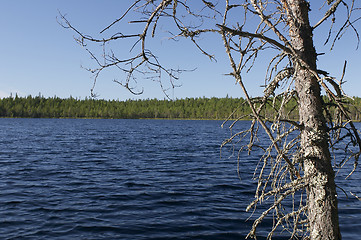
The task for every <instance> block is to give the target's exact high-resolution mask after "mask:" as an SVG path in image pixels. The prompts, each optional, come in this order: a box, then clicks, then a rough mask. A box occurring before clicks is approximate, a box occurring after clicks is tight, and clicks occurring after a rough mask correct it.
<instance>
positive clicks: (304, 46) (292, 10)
mask: <svg viewBox="0 0 361 240" xmlns="http://www.w3.org/2000/svg"><path fill="white" fill-rule="evenodd" d="M285 7H287V8H288V14H289V15H290V14H292V15H293V17H292V18H291V17H289V19H290V21H289V26H290V37H291V45H292V47H293V48H294V49H295V50H296V52H297V53H298V60H295V61H294V62H295V70H296V71H295V73H296V74H295V87H296V92H297V94H298V98H299V116H300V124H301V125H302V133H301V148H302V151H301V156H302V158H303V163H304V166H303V167H304V174H305V176H306V179H308V181H309V182H308V185H307V196H308V197H307V201H308V220H309V233H310V238H311V239H323V240H324V239H341V235H340V230H339V224H338V209H337V195H336V187H335V180H334V178H335V174H334V171H333V169H332V165H331V156H330V151H329V145H328V137H327V136H328V134H327V126H326V121H325V118H324V115H323V104H322V98H321V91H320V85H319V83H318V80H317V77H316V75H315V73H316V72H317V68H316V57H317V54H316V51H315V48H314V46H313V39H312V28H311V26H310V24H309V19H308V12H309V6H308V2H306V1H305V0H287V1H285ZM305 65H306V66H307V67H306V66H305Z"/></svg>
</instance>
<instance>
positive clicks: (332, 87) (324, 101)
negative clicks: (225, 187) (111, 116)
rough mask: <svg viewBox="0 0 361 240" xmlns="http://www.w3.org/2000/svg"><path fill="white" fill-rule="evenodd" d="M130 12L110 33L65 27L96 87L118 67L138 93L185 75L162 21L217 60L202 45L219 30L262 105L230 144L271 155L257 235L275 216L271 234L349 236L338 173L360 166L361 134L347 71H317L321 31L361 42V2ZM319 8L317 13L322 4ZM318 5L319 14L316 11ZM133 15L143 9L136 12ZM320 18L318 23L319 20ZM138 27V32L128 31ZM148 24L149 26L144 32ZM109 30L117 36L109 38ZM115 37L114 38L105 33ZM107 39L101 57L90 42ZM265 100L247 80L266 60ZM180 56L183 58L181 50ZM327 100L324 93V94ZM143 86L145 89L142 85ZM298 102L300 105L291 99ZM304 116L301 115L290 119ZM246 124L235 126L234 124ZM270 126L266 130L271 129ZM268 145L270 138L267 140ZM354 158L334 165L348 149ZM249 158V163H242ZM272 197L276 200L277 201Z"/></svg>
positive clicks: (276, 1)
mask: <svg viewBox="0 0 361 240" xmlns="http://www.w3.org/2000/svg"><path fill="white" fill-rule="evenodd" d="M130 2H131V3H130V5H129V7H128V8H127V9H123V10H124V14H123V15H122V16H120V17H119V18H118V19H115V21H114V22H112V23H111V24H109V25H108V26H106V27H105V28H104V29H102V30H101V31H100V37H99V38H97V37H92V36H89V35H86V34H84V33H82V32H81V31H79V30H78V29H77V28H76V27H74V26H73V25H72V24H71V23H70V22H69V21H68V19H67V18H66V17H65V16H64V15H61V18H62V20H61V24H62V25H63V27H65V28H69V29H72V30H73V31H74V32H75V33H76V35H77V37H76V40H77V41H78V43H79V44H80V45H81V46H83V47H84V48H85V49H86V50H87V51H88V52H89V54H90V55H91V57H92V58H93V59H94V60H95V63H96V64H97V65H96V67H95V68H91V69H88V70H89V71H90V72H92V73H93V74H94V84H95V83H96V81H97V79H98V77H99V74H100V73H101V72H102V71H104V70H105V69H109V68H116V69H119V70H120V71H122V72H125V73H126V74H127V77H126V78H125V79H124V80H123V81H116V82H117V83H119V84H121V85H123V86H124V87H126V88H127V89H129V90H130V91H131V92H133V93H138V92H135V91H134V86H136V85H135V84H136V81H137V78H139V77H141V78H142V77H144V76H150V77H151V78H157V79H158V80H159V81H160V82H161V83H162V81H161V80H162V79H163V78H164V77H163V76H166V77H167V79H170V82H171V84H174V82H175V81H176V80H177V79H178V74H179V73H180V72H181V70H179V69H171V68H168V66H166V65H165V64H162V63H161V62H160V60H159V59H158V58H157V57H156V54H155V53H154V52H153V51H151V50H150V47H151V46H148V45H147V41H148V40H149V39H150V38H155V37H157V36H158V35H159V34H160V33H159V32H158V28H159V26H162V28H163V29H165V28H167V29H168V32H167V33H168V37H169V38H170V39H180V38H188V39H189V40H190V41H192V42H193V43H194V45H195V47H196V48H197V49H198V50H199V51H200V53H202V54H204V55H206V56H207V57H209V58H210V59H211V60H213V59H215V56H214V55H213V54H212V51H211V50H208V49H205V48H203V47H202V42H201V41H199V37H200V36H203V35H204V36H205V37H208V36H210V35H211V34H212V35H216V36H219V37H220V38H221V39H222V40H223V43H224V49H225V52H226V53H227V55H228V58H229V62H230V66H231V72H230V73H229V75H230V76H232V77H234V79H235V80H236V82H237V83H238V84H239V86H240V87H241V89H242V91H243V93H244V95H245V97H246V99H247V102H248V104H249V106H250V108H251V110H252V114H251V115H250V116H248V117H250V118H251V119H253V120H252V122H251V125H250V128H249V129H247V130H246V131H242V132H237V133H236V134H234V135H232V136H231V137H230V138H229V139H227V140H226V141H225V142H224V143H223V145H225V144H230V143H234V144H238V143H240V144H241V147H240V151H249V152H250V151H251V150H252V149H255V148H259V149H260V150H262V151H263V156H262V157H261V159H260V160H259V164H258V166H257V168H256V169H255V175H254V176H255V178H256V180H257V181H258V186H257V189H256V190H255V199H254V200H253V201H252V202H251V203H250V204H249V206H248V208H247V210H251V209H256V207H257V206H258V205H259V204H261V203H264V204H268V207H267V209H266V210H265V211H264V212H263V213H261V214H260V215H259V216H258V217H257V218H256V219H255V221H254V223H253V226H252V229H251V230H250V232H249V234H248V237H251V238H256V229H257V226H258V225H259V224H260V223H261V222H262V220H263V219H264V218H265V217H266V216H268V215H272V216H273V217H274V224H273V227H272V230H271V231H270V232H269V235H268V238H269V239H271V238H272V236H273V234H274V233H275V232H276V231H277V230H282V231H288V232H289V234H290V235H289V236H290V238H291V239H301V238H304V239H341V233H340V230H339V223H338V207H337V194H336V185H335V171H336V170H338V168H339V167H342V166H344V165H347V164H351V165H352V168H351V169H352V170H351V171H350V172H349V174H350V175H351V174H352V173H353V172H354V170H355V169H356V167H357V164H358V158H359V155H360V153H361V140H360V137H359V134H358V131H357V129H356V128H355V126H354V124H353V122H352V120H351V119H350V117H349V115H348V110H347V106H346V105H345V101H346V100H347V98H348V96H347V95H346V94H345V93H344V91H343V90H342V84H343V83H344V79H343V78H344V73H345V69H346V62H345V65H344V66H343V68H342V67H341V69H342V77H341V78H340V79H336V78H335V77H333V76H330V75H329V73H327V72H326V71H325V70H321V69H318V68H317V65H316V60H317V57H318V56H319V55H321V53H317V51H316V48H315V46H314V45H315V41H314V39H313V33H314V32H315V31H318V29H320V28H325V27H327V28H329V34H328V36H326V37H325V44H326V45H327V44H328V46H329V47H330V49H332V48H333V47H334V45H335V43H336V42H337V41H338V40H339V39H341V38H342V36H343V34H344V33H345V32H346V31H351V32H353V33H354V35H355V39H356V40H357V47H358V42H359V34H358V32H357V29H356V26H355V24H356V22H357V21H358V20H360V18H361V17H360V14H359V13H358V11H360V6H357V5H360V2H358V1H355V0H327V1H325V2H324V3H323V4H320V2H318V1H313V2H312V3H311V2H308V1H305V0H272V1H271V0H222V1H221V0H217V1H211V0H209V1H206V0H193V1H187V0H133V1H130ZM314 8H316V9H314ZM311 9H312V11H311ZM131 14H133V15H131ZM129 16H133V17H134V16H135V18H134V19H131V21H129V24H134V25H137V26H138V27H139V25H140V26H142V28H141V29H142V30H141V31H139V32H135V33H125V32H122V29H119V30H117V26H118V25H117V24H119V23H120V22H122V21H125V19H126V18H127V17H129ZM310 16H313V19H314V18H318V19H319V20H317V21H316V22H315V23H314V24H313V25H312V24H311V23H310V20H309V17H310ZM128 29H129V28H128ZM136 29H139V28H136ZM109 32H112V33H111V34H110V35H109ZM104 36H108V37H104ZM118 40H121V41H133V46H132V47H131V54H132V55H131V56H130V57H129V58H119V56H117V55H116V54H115V53H114V51H113V50H112V48H111V45H110V43H111V42H114V41H118ZM91 43H98V44H99V43H100V44H101V46H102V53H101V54H100V55H97V54H95V52H94V51H93V50H92V49H91V48H90V45H91ZM270 54H271V55H272V57H271V58H269V64H268V67H267V69H265V88H264V94H263V96H260V97H257V98H251V97H250V96H249V94H248V92H247V88H246V86H245V83H244V81H243V78H242V77H244V76H245V75H246V73H247V72H248V71H250V70H252V68H253V67H254V66H255V65H256V64H257V62H258V61H259V59H260V58H262V60H263V61H264V59H267V57H266V56H270ZM175 57H176V56H175ZM322 89H323V90H324V92H325V93H326V96H324V97H323V96H321V90H322ZM140 92H141V91H140ZM291 101H294V102H296V104H295V106H294V107H293V108H291V109H289V108H287V109H286V106H289V104H290V102H291ZM266 107H271V108H273V109H274V110H275V112H276V113H277V114H275V115H274V116H273V117H272V118H267V117H266V116H264V110H265V108H266ZM294 113H297V115H298V118H297V119H294V118H290V116H291V115H292V114H294ZM236 123H237V120H236V121H234V122H233V123H232V124H231V126H230V127H231V128H232V127H233V126H234V125H235V124H236ZM262 129H263V130H262ZM260 131H263V132H264V133H266V135H267V136H268V138H269V140H270V141H269V144H268V145H266V146H265V145H264V144H263V145H262V143H264V140H261V141H260V140H259V138H260ZM261 142H262V143H261ZM341 144H343V145H342V146H343V147H341V148H342V149H343V150H344V152H345V154H344V156H345V157H344V158H342V159H339V158H335V159H336V160H335V161H334V163H333V161H332V159H333V154H334V153H335V152H336V151H339V150H340V149H341V148H340V145H341ZM239 161H241V159H239ZM269 200H272V201H269Z"/></svg>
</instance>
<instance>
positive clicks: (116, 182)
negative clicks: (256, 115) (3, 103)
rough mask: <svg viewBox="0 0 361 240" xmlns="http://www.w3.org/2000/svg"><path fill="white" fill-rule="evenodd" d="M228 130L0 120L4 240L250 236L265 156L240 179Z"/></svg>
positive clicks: (350, 224)
mask: <svg viewBox="0 0 361 240" xmlns="http://www.w3.org/2000/svg"><path fill="white" fill-rule="evenodd" d="M221 123H222V122H220V121H178V120H100V119H92V120H91V119H0V239H36V240H38V239H132V240H141V239H154V240H155V239H179V240H180V239H231V240H232V239H244V238H245V236H246V235H247V233H248V231H249V230H250V228H251V225H252V221H250V220H249V221H246V220H247V218H248V217H250V213H247V212H245V209H246V207H247V205H248V204H249V202H250V201H252V199H253V196H254V187H255V182H253V181H252V180H250V177H251V176H252V173H253V168H254V166H255V163H257V160H258V159H257V157H258V155H257V152H256V153H254V154H252V155H250V156H248V155H247V153H244V154H242V155H241V160H242V165H241V170H240V171H241V177H242V180H240V179H239V178H238V175H237V158H236V156H233V157H232V149H231V146H229V147H227V148H225V149H224V150H223V151H222V157H220V145H221V143H222V141H223V140H224V139H226V138H227V137H229V136H230V132H229V130H228V129H222V128H221V127H220V125H221ZM248 124H249V122H247V121H245V122H242V123H240V128H242V127H247V125H248ZM358 126H359V125H358ZM360 176H361V174H360V170H359V169H358V170H357V171H356V172H355V173H354V175H353V176H352V177H351V178H350V180H349V181H347V182H344V181H342V183H343V184H344V185H343V186H344V189H345V191H350V190H352V191H353V192H354V193H356V194H359V195H361V194H360V193H361V187H360ZM340 181H341V180H340ZM345 183H346V184H345ZM338 192H339V196H340V202H339V209H340V224H341V230H342V234H343V238H344V239H359V236H360V235H361V221H360V219H361V209H360V206H361V204H360V203H361V202H360V201H358V200H356V199H355V198H352V197H351V198H349V199H347V198H346V197H345V195H344V194H342V191H340V190H338ZM270 224H272V220H271V219H268V220H266V221H265V223H264V224H263V225H261V226H260V227H259V228H258V232H259V234H260V238H259V239H264V237H265V236H267V234H266V231H267V229H268V227H269V226H270ZM273 239H281V238H280V237H279V238H277V237H275V238H273Z"/></svg>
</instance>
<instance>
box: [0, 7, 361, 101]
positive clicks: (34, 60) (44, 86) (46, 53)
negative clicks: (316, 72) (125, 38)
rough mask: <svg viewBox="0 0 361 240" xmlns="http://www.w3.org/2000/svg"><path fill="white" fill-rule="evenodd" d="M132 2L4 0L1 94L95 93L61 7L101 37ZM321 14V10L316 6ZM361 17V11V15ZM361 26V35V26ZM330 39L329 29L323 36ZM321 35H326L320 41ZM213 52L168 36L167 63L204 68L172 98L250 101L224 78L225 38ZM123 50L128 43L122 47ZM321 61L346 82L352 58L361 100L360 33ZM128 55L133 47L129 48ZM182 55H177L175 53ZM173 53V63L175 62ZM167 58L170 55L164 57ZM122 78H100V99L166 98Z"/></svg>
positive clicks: (350, 86)
mask: <svg viewBox="0 0 361 240" xmlns="http://www.w3.org/2000/svg"><path fill="white" fill-rule="evenodd" d="M129 2H130V1H123V0H107V1H100V0H97V1H95V0H76V1H74V0H34V1H28V0H12V1H2V3H1V8H0V29H1V37H0V97H6V96H9V95H10V93H12V94H15V93H17V94H18V95H20V96H27V95H29V94H31V95H38V94H39V93H41V94H42V95H44V96H45V97H51V96H55V95H56V96H58V97H62V98H66V97H69V96H70V95H71V96H73V97H79V98H85V97H89V96H90V88H91V86H92V79H91V74H90V73H89V72H87V71H85V70H84V69H82V68H81V65H83V66H89V67H91V66H94V65H92V61H91V60H90V58H89V55H88V54H87V53H86V51H85V50H84V49H82V48H81V47H80V46H79V45H77V44H76V43H75V41H74V39H73V35H74V33H73V32H71V31H69V30H65V29H63V28H62V27H61V26H60V25H59V24H58V23H57V21H56V17H57V16H59V14H58V10H59V11H61V12H62V13H64V14H67V17H68V19H69V20H70V21H71V22H72V24H73V25H75V26H77V27H78V28H79V29H81V30H82V31H83V32H85V33H88V32H89V33H94V32H99V31H100V30H101V29H102V28H103V27H105V26H107V25H108V24H109V23H111V22H112V21H113V20H114V19H116V18H117V17H119V16H120V15H121V14H122V13H123V12H124V10H125V5H128V4H129ZM316 10H317V9H316ZM360 15H361V13H360ZM356 27H358V29H359V30H360V32H361V24H360V23H357V24H356ZM323 34H325V32H324V33H323ZM315 37H317V38H320V37H323V38H324V37H325V36H324V35H323V36H315ZM202 42H203V44H204V46H205V47H208V49H211V50H212V51H214V52H215V53H217V54H218V53H219V55H218V62H211V61H209V59H208V58H207V57H205V56H203V55H202V54H199V53H198V52H197V50H196V48H195V47H194V46H193V45H191V44H189V43H188V42H186V41H182V42H180V43H178V45H176V44H175V43H174V42H172V41H169V40H167V39H162V40H161V41H160V42H159V43H157V44H158V45H157V46H156V50H157V52H156V53H157V54H159V55H160V56H162V55H164V56H166V57H165V58H164V61H166V62H167V63H168V62H171V63H172V64H173V65H172V66H173V67H178V66H179V67H180V68H188V69H191V68H197V70H196V71H194V72H190V73H184V74H183V75H181V80H180V83H181V84H182V86H181V87H180V88H176V89H175V90H174V93H171V97H174V98H185V97H202V96H205V97H213V96H215V97H225V96H226V95H227V94H228V95H229V96H232V97H243V96H244V95H243V94H242V93H241V89H240V88H239V87H238V85H235V83H234V80H233V79H232V78H231V77H227V76H225V75H224V74H225V73H228V72H229V71H230V68H229V66H228V63H227V61H226V60H223V59H222V58H223V57H225V55H224V53H223V46H222V43H221V42H220V41H219V40H217V39H208V38H204V39H203V41H201V43H202ZM119 48H122V45H119ZM316 48H317V49H318V51H323V52H326V55H325V56H320V58H319V61H318V66H319V68H321V69H323V70H327V71H329V72H330V73H332V74H333V75H334V76H336V77H339V76H340V75H341V73H342V66H343V63H344V61H345V60H348V68H347V74H346V78H345V79H346V80H347V83H346V85H345V86H344V88H345V90H346V92H347V93H348V94H349V95H351V96H361V77H360V76H361V67H360V66H361V65H360V63H361V51H360V50H358V51H356V40H355V35H354V34H353V33H352V32H349V33H347V34H346V35H345V36H344V38H343V42H341V43H339V44H338V45H336V48H335V50H334V51H333V52H331V53H330V52H329V50H327V48H324V49H322V47H321V44H317V46H316ZM126 50H127V49H126ZM174 55H176V56H174ZM172 56H173V58H172ZM161 60H162V58H161ZM118 77H119V76H118V73H117V72H115V71H110V72H107V73H106V74H104V75H103V76H102V77H101V78H100V79H99V81H98V84H97V87H96V92H97V93H98V94H99V95H100V96H99V98H104V99H120V100H125V99H129V98H133V99H136V98H158V99H163V98H164V94H163V92H162V91H161V89H160V87H159V85H158V83H156V82H152V81H147V80H145V79H143V80H142V79H140V82H139V85H140V86H142V87H144V94H143V95H141V96H134V95H132V94H131V93H129V92H128V91H127V90H126V89H124V88H123V87H121V86H118V85H117V84H115V83H113V82H112V80H113V79H118ZM263 77H264V75H263V74H259V75H257V71H256V73H253V75H252V74H249V75H244V78H245V81H246V84H247V85H248V86H249V88H250V94H251V95H252V96H255V95H257V94H259V93H261V92H262V88H261V87H260V85H263Z"/></svg>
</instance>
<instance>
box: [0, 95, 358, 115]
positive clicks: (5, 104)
mask: <svg viewBox="0 0 361 240" xmlns="http://www.w3.org/2000/svg"><path fill="white" fill-rule="evenodd" d="M278 104H280V103H279V102H277V99H275V101H273V102H270V104H269V106H268V107H267V108H266V110H265V111H264V112H263V116H264V117H266V118H272V117H273V116H274V114H276V113H278V112H277V110H275V109H277V106H278ZM330 104H332V103H330ZM357 109H361V98H358V97H355V98H354V100H353V101H351V102H349V108H348V110H349V112H350V116H351V117H352V118H353V119H354V120H360V118H361V117H360V112H359V111H358V110H357ZM232 113H233V115H232V119H237V118H240V119H249V116H250V114H251V110H250V108H249V107H248V105H247V104H245V100H244V99H242V98H228V97H227V98H186V99H177V100H157V99H147V100H127V101H117V100H96V99H91V98H89V99H84V100H81V99H76V98H73V97H70V98H67V99H62V98H58V97H52V98H44V97H42V96H41V95H39V96H36V97H33V96H28V97H18V96H17V95H16V96H15V97H14V96H11V97H8V98H3V99H0V117H10V118H118V119H137V118H149V119H155V118H161V119H162V118H164V119H219V120H222V119H226V118H228V117H229V116H230V115H231V114H232ZM282 114H286V115H288V116H290V117H291V118H292V119H295V120H297V109H296V100H293V101H290V102H289V103H288V104H287V108H286V112H284V113H282ZM330 114H332V113H330Z"/></svg>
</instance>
